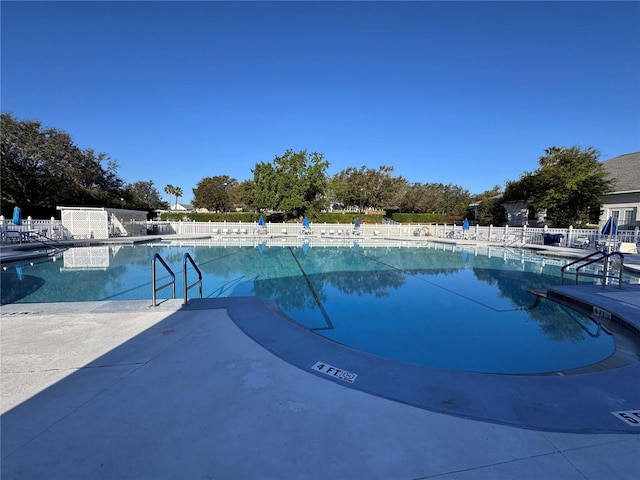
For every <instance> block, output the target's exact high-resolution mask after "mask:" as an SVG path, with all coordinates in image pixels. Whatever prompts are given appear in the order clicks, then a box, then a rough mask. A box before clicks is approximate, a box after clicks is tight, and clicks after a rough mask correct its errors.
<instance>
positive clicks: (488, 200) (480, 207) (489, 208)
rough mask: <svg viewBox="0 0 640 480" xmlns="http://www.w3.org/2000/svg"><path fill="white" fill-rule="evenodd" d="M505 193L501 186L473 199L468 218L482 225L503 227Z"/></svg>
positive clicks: (496, 186)
mask: <svg viewBox="0 0 640 480" xmlns="http://www.w3.org/2000/svg"><path fill="white" fill-rule="evenodd" d="M502 197H503V192H502V188H501V187H500V186H499V185H495V186H494V187H493V188H492V189H491V190H486V191H484V192H482V193H481V194H480V195H476V196H475V197H473V199H472V202H473V205H472V206H470V207H469V211H468V212H467V216H468V217H469V218H471V219H474V220H476V221H477V222H478V223H480V224H482V225H502V224H503V223H504V222H505V210H504V207H503V205H502Z"/></svg>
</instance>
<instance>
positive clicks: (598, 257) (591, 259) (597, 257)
mask: <svg viewBox="0 0 640 480" xmlns="http://www.w3.org/2000/svg"><path fill="white" fill-rule="evenodd" d="M614 255H615V256H617V257H619V258H620V268H619V270H618V274H617V275H615V276H613V277H610V276H609V259H610V258H611V257H612V256H614ZM600 261H602V262H603V268H602V275H599V274H598V275H597V274H592V273H584V272H581V271H580V270H581V269H582V268H584V267H587V266H589V265H592V264H594V263H598V262H600ZM583 262H584V263H583ZM580 263H581V265H578V266H577V267H575V268H576V269H575V272H573V274H574V275H575V277H576V285H577V284H578V281H579V279H580V276H583V277H591V278H600V277H602V288H605V287H606V286H607V279H608V278H614V279H617V280H618V288H622V271H623V270H624V255H623V254H622V253H620V252H611V253H605V252H602V251H597V252H593V253H591V254H589V255H587V256H586V257H582V258H579V259H578V260H574V261H573V262H570V263H567V264H566V265H564V266H563V267H562V268H561V269H560V283H561V284H564V274H565V271H566V270H567V269H568V268H569V267H572V266H574V265H577V264H580Z"/></svg>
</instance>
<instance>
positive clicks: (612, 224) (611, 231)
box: [602, 217, 618, 235]
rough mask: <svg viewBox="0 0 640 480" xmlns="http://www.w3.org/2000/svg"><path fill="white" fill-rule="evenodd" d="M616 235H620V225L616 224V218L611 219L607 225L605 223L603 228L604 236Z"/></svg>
mask: <svg viewBox="0 0 640 480" xmlns="http://www.w3.org/2000/svg"><path fill="white" fill-rule="evenodd" d="M616 233H618V224H617V223H616V220H615V218H613V217H609V220H607V223H605V224H604V227H602V234H603V235H615V234H616Z"/></svg>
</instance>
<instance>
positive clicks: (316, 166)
mask: <svg viewBox="0 0 640 480" xmlns="http://www.w3.org/2000/svg"><path fill="white" fill-rule="evenodd" d="M328 166H329V163H328V162H327V161H325V160H324V156H323V155H322V154H321V153H316V152H313V153H308V152H307V151H306V150H302V151H300V152H294V151H293V150H287V151H285V153H284V155H282V156H280V157H278V156H276V157H275V158H274V160H273V163H265V162H260V163H258V164H256V166H255V168H254V169H253V170H252V172H253V184H252V185H251V186H250V188H244V189H243V191H244V195H245V197H244V198H245V200H248V203H249V204H250V205H251V206H252V207H253V208H255V209H256V210H259V211H260V210H264V209H272V210H278V211H283V212H285V213H286V214H287V216H288V217H290V218H298V217H300V216H302V215H306V214H311V213H313V212H314V211H317V210H318V208H319V206H320V203H321V202H322V199H323V198H324V197H325V194H326V189H327V179H326V175H325V171H326V169H327V168H328ZM248 193H249V194H250V195H251V197H252V198H248V196H247V194H248Z"/></svg>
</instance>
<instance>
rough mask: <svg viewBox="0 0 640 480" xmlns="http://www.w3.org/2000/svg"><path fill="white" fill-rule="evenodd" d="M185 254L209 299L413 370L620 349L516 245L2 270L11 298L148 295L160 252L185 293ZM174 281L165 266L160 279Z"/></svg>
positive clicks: (507, 364)
mask: <svg viewBox="0 0 640 480" xmlns="http://www.w3.org/2000/svg"><path fill="white" fill-rule="evenodd" d="M185 252H189V253H190V255H191V256H192V257H193V258H194V260H195V262H196V264H197V265H198V267H199V268H200V270H201V271H202V272H203V274H204V278H203V296H205V297H225V296H245V295H258V296H261V297H264V298H267V299H270V300H273V301H274V302H276V303H277V305H278V306H279V308H280V309H281V311H282V312H283V313H284V315H286V317H288V318H289V319H291V320H292V321H294V322H296V323H298V324H300V325H301V326H303V327H305V328H307V329H309V330H311V331H313V332H315V333H316V334H318V335H322V336H324V337H326V338H328V339H331V340H333V341H336V342H339V343H341V344H344V345H348V346H350V347H353V348H356V349H359V350H363V351H367V352H370V353H374V354H377V355H381V356H384V357H389V358H394V359H397V360H401V361H405V362H409V363H416V364H421V365H427V366H431V367H436V368H444V369H452V370H465V371H476V372H491V373H517V374H535V373H547V372H556V371H562V370H568V369H574V368H579V367H583V366H586V365H591V364H594V363H597V362H600V361H602V360H604V359H606V358H608V357H609V356H611V355H612V354H613V352H614V351H615V341H614V338H613V337H612V336H611V335H610V334H609V333H607V332H606V331H605V330H604V329H601V328H598V326H597V325H596V324H595V323H594V322H593V321H591V319H589V318H588V317H587V316H584V315H582V314H580V313H578V312H577V311H574V310H571V309H569V308H567V307H564V306H562V305H559V304H557V303H554V302H552V301H549V300H546V299H541V298H539V297H537V296H535V295H533V294H532V293H530V291H531V290H541V289H544V288H546V287H548V286H551V285H557V284H559V283H560V266H561V265H562V264H563V263H564V262H563V261H562V260H558V259H549V258H543V257H537V256H535V255H534V254H532V253H530V252H525V251H516V250H507V249H494V250H493V251H492V250H491V249H487V250H486V251H480V252H479V251H478V250H477V249H476V250H459V249H455V248H453V247H450V249H449V250H443V249H442V248H438V247H434V246H431V245H424V246H422V247H421V248H398V247H375V248H374V247H369V248H366V247H363V246H360V245H359V244H355V245H350V246H342V247H340V246H338V247H330V248H321V247H318V248H315V247H313V246H312V245H311V244H309V243H305V244H303V245H301V246H297V247H295V246H293V247H282V246H277V247H266V246H264V245H262V244H260V245H257V246H256V247H241V248H238V247H234V248H227V247H222V246H212V247H199V246H191V247H185V246H180V245H170V244H149V245H138V246H117V247H112V246H104V247H85V248H75V249H70V250H68V251H66V252H64V254H63V256H62V258H58V259H56V261H52V260H50V259H49V260H46V261H38V262H33V264H23V265H17V266H12V265H10V266H6V267H4V269H3V271H2V303H3V304H5V303H25V302H36V303H42V302H52V301H53V302H58V301H89V300H133V299H149V300H150V298H151V258H152V256H153V254H155V253H159V254H160V255H161V256H162V258H163V259H164V260H165V261H166V262H167V263H168V264H169V265H170V267H171V268H172V269H173V270H174V272H176V276H177V283H178V288H177V292H178V296H179V297H180V296H181V294H180V292H181V291H182V290H181V289H182V285H181V280H182V259H183V254H184V253H185ZM192 274H193V271H190V272H189V276H190V278H189V279H188V282H189V283H191V282H193V281H194V279H195V276H193V275H192ZM168 279H169V277H168V276H167V275H164V272H163V271H162V269H161V268H159V269H158V279H157V284H158V285H160V284H163V283H165V282H167V281H168ZM196 292H197V291H196V290H191V291H190V296H194V295H195V294H196ZM170 294H171V289H164V290H162V291H160V292H159V293H158V298H168V297H169V296H170Z"/></svg>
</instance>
